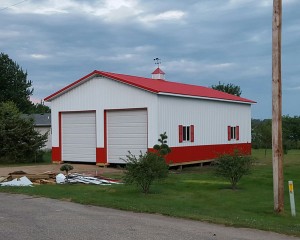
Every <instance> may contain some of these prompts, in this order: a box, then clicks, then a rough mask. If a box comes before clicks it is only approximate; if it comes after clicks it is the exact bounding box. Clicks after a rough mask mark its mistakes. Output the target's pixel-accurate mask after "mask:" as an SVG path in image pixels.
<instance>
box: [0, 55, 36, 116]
mask: <svg viewBox="0 0 300 240" xmlns="http://www.w3.org/2000/svg"><path fill="white" fill-rule="evenodd" d="M31 85H32V82H31V81H28V80H27V72H24V71H23V69H22V68H21V67H20V66H19V65H18V64H17V63H16V62H14V61H13V60H11V59H10V58H9V56H8V55H7V54H4V53H0V102H6V101H12V102H14V103H15V104H16V106H17V107H18V109H19V110H20V111H21V112H22V113H30V111H31V108H32V105H33V104H32V103H31V101H30V99H29V97H30V96H31V95H32V93H33V88H32V86H31Z"/></svg>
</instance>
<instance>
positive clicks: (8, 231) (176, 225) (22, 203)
mask: <svg viewBox="0 0 300 240" xmlns="http://www.w3.org/2000/svg"><path fill="white" fill-rule="evenodd" d="M99 198H101V196H99ZM0 205H1V207H0V236H1V237H0V238H1V239H9V240H19V239H22V240H35V239H36V240H40V239H53V240H60V239H61V240H70V239H80V240H85V239H86V240H93V239H95V240H96V239H97V240H98V239H103V240H104V239H105V240H122V239H128V240H129V239H130V240H135V239H136V240H143V239H159V240H174V239H180V240H181V239H182V240H183V239H184V240H192V239H197V240H260V239H261V240H295V239H299V238H293V237H289V236H285V235H280V234H276V233H272V232H265V231H259V230H254V229H245V228H232V227H224V226H221V225H215V224H208V223H203V222H198V221H191V220H184V219H178V218H171V217H165V216H161V215H157V214H144V213H132V212H125V211H119V210H114V209H109V208H102V207H95V206H86V205H80V204H76V203H71V202H63V201H58V200H53V199H47V198H37V197H31V196H25V195H19V194H7V193H0Z"/></svg>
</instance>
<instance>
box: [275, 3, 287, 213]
mask: <svg viewBox="0 0 300 240" xmlns="http://www.w3.org/2000/svg"><path fill="white" fill-rule="evenodd" d="M281 28H282V0H273V24H272V154H273V188H274V189H273V191H274V210H275V211H276V212H278V213H280V212H283V211H284V195H283V185H284V184H283V151H282V90H281Z"/></svg>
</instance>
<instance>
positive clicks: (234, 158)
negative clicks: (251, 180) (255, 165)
mask: <svg viewBox="0 0 300 240" xmlns="http://www.w3.org/2000/svg"><path fill="white" fill-rule="evenodd" d="M252 162H253V159H252V157H251V156H246V155H242V154H240V153H239V151H234V153H233V154H232V155H230V154H224V155H221V156H220V157H219V158H218V159H217V160H216V161H215V163H214V164H215V165H216V170H215V171H216V172H215V173H216V175H217V176H220V177H223V178H225V179H226V180H228V181H229V182H230V184H231V188H232V189H233V190H235V189H236V187H237V184H238V182H239V181H240V180H241V178H242V177H243V176H244V175H247V174H250V173H251V167H252Z"/></svg>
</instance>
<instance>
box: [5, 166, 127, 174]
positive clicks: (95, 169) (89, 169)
mask: <svg viewBox="0 0 300 240" xmlns="http://www.w3.org/2000/svg"><path fill="white" fill-rule="evenodd" d="M72 166H73V167H74V169H73V170H72V171H71V172H77V173H85V174H91V175H97V176H98V175H102V174H105V173H121V172H122V169H117V168H111V167H106V168H103V167H99V166H96V165H88V164H72ZM60 167H61V164H47V165H32V166H18V167H1V166H0V176H7V175H8V174H9V173H12V172H15V171H23V172H26V173H31V174H42V173H45V172H48V171H50V172H54V173H60V172H61V171H60V170H59V169H60Z"/></svg>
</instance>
